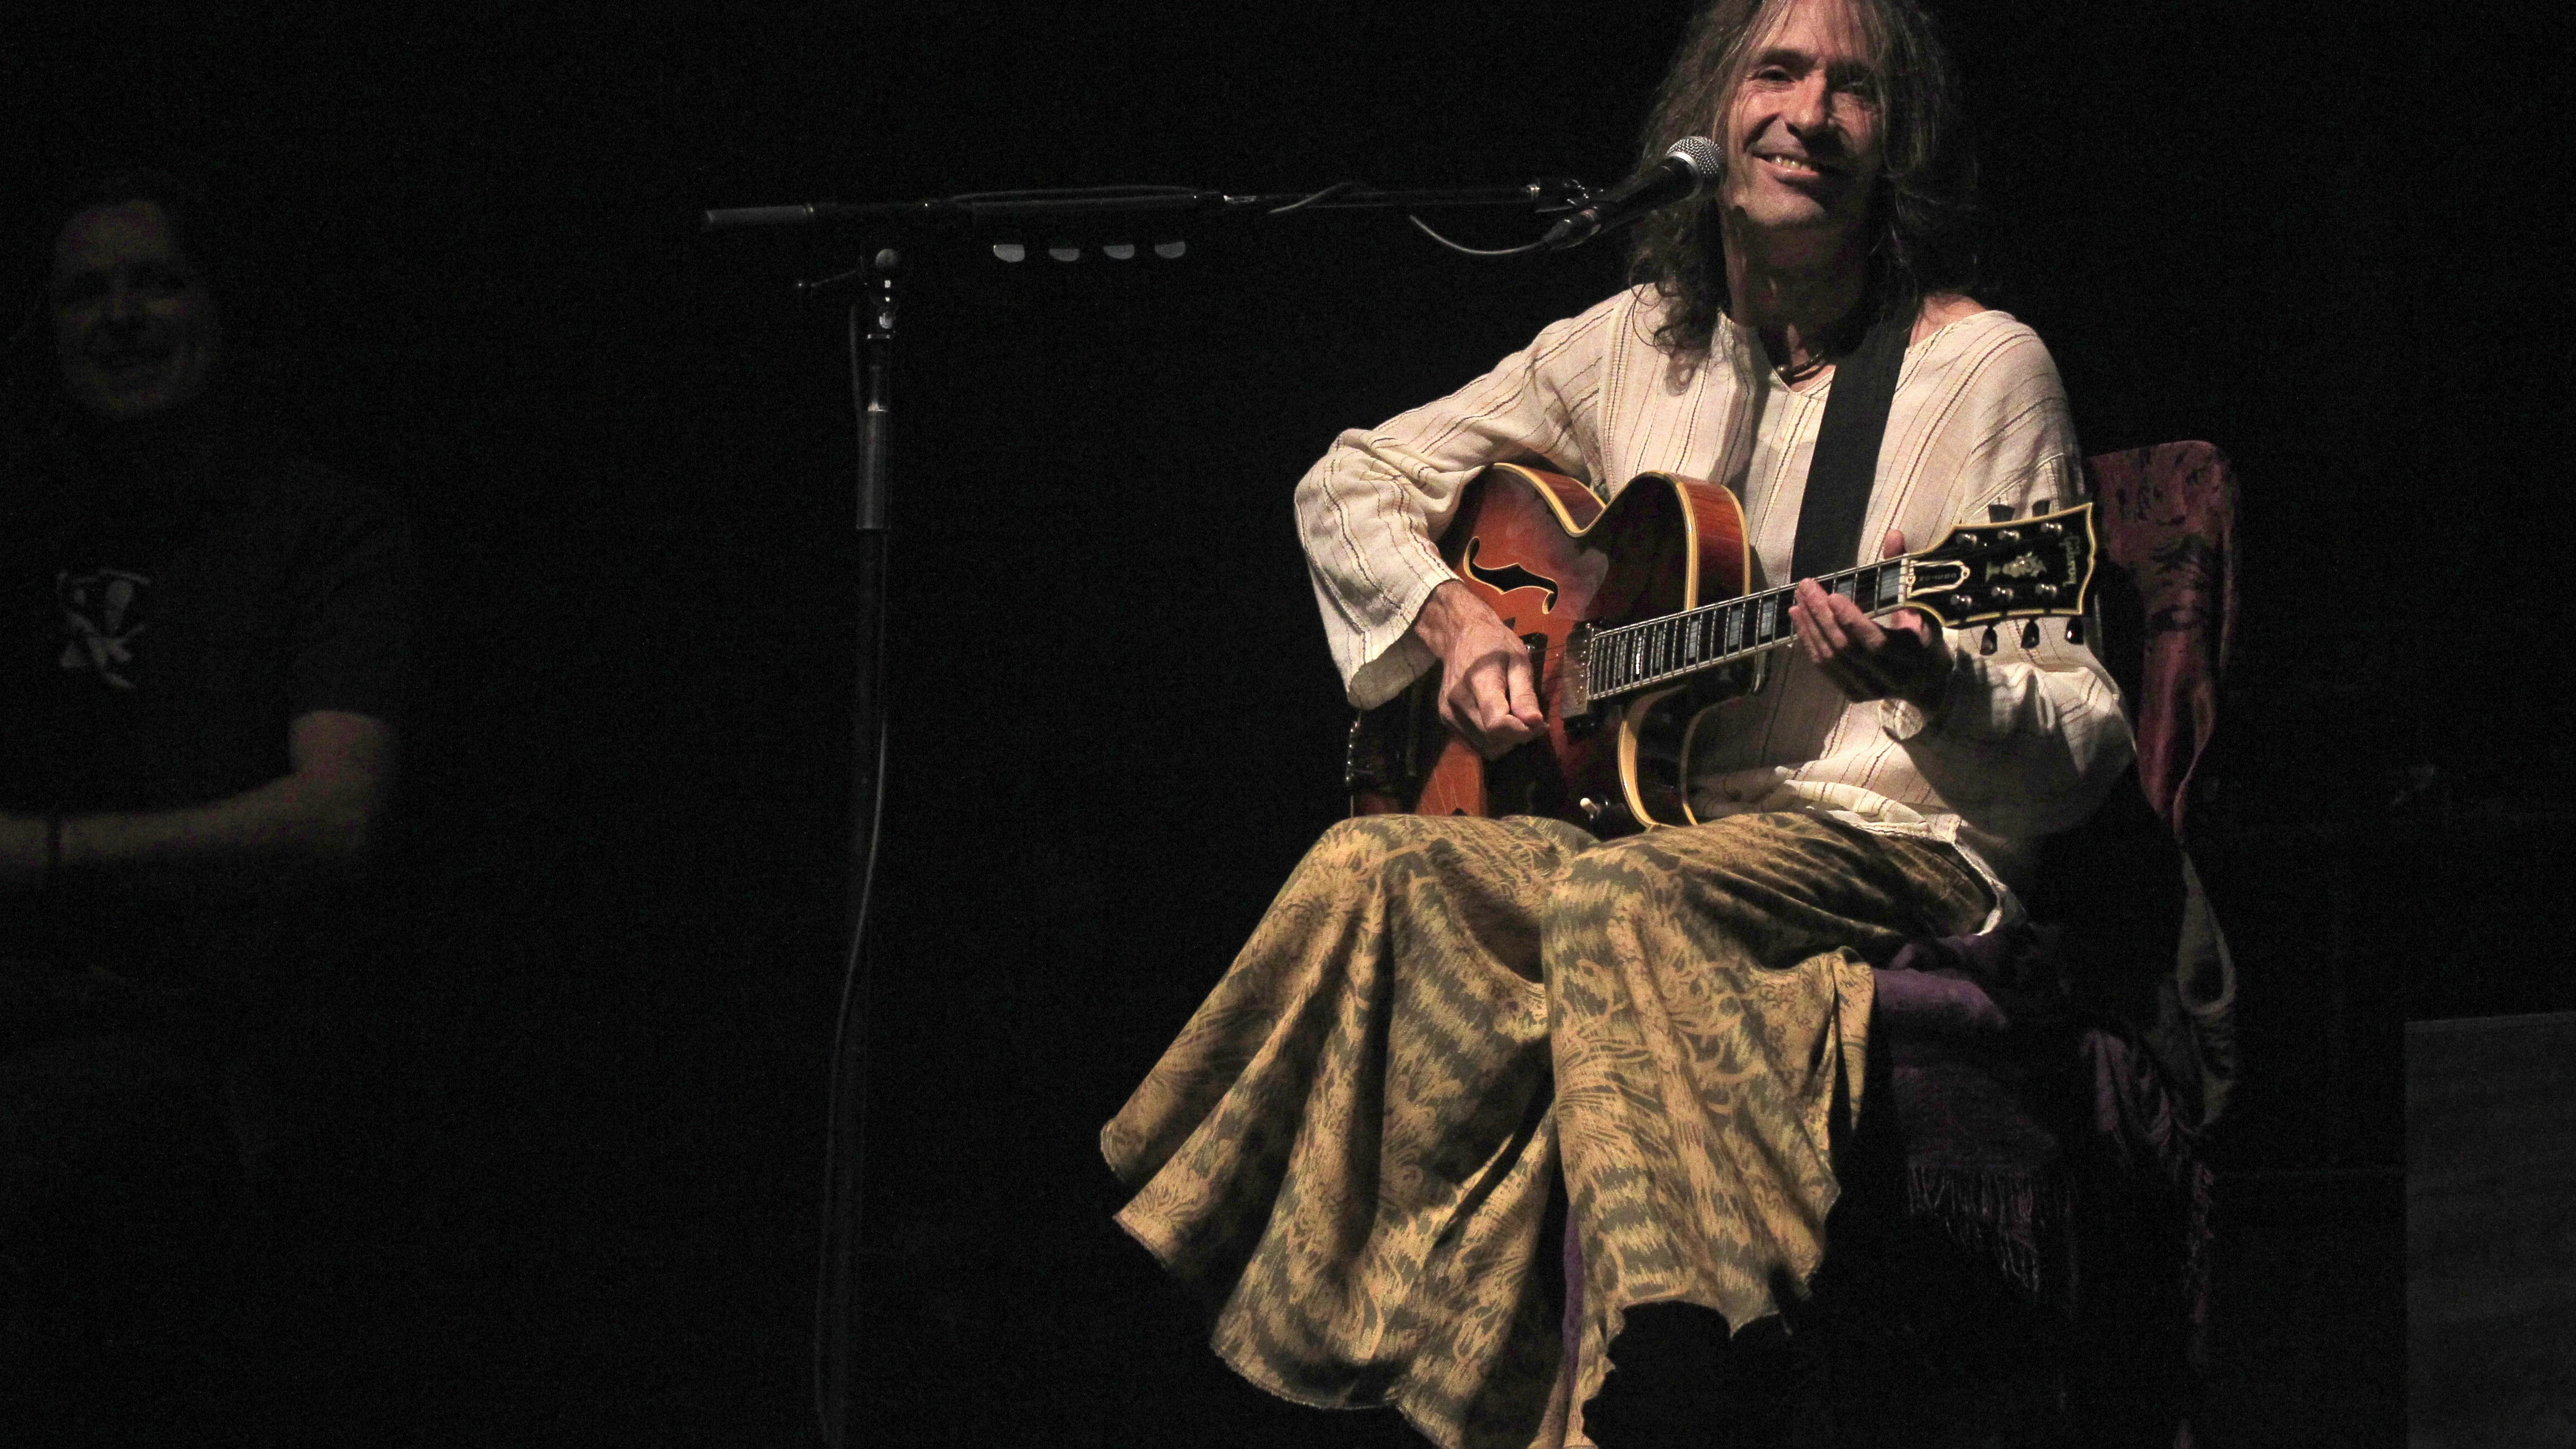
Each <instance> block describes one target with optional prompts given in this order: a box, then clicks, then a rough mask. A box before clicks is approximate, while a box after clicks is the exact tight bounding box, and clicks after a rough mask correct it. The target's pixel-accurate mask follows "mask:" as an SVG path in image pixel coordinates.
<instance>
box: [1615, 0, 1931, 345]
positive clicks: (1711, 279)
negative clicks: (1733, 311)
mask: <svg viewBox="0 0 2576 1449" xmlns="http://www.w3.org/2000/svg"><path fill="white" fill-rule="evenodd" d="M1791 3H1794V0H1714V3H1712V4H1710V5H1709V6H1708V7H1707V8H1705V9H1703V10H1702V11H1700V13H1699V14H1698V16H1696V17H1695V18H1694V19H1693V20H1692V21H1691V26H1690V30H1689V32H1688V33H1687V34H1686V35H1685V36H1684V37H1683V40H1682V48H1681V52H1680V53H1679V54H1678V55H1676V56H1674V57H1673V68H1672V70H1671V72H1670V73H1668V74H1667V75H1666V76H1665V77H1664V83H1663V85H1662V87H1661V88H1660V89H1659V90H1658V91H1657V92H1656V95H1655V109H1654V112H1653V114H1651V115H1650V116H1648V117H1647V120H1646V134H1645V145H1644V147H1643V148H1642V149H1641V152H1640V156H1639V160H1638V170H1639V171H1640V172H1643V171H1644V170H1646V169H1648V168H1650V167H1652V166H1653V165H1654V164H1655V163H1656V162H1657V161H1658V160H1660V159H1661V158H1662V157H1663V154H1664V153H1665V152H1666V151H1667V150H1669V149H1671V147H1672V144H1673V143H1674V142H1675V141H1678V140H1680V139H1681V138H1682V137H1684V136H1708V135H1709V134H1710V132H1711V131H1712V130H1715V131H1717V132H1719V133H1720V134H1719V135H1717V136H1715V137H1713V138H1712V139H1715V140H1718V141H1719V142H1720V143H1721V144H1723V142H1724V136H1723V132H1724V129H1725V127H1724V124H1723V118H1722V115H1721V113H1722V111H1723V110H1724V108H1725V106H1726V104H1727V103H1728V101H1730V100H1731V99H1732V98H1733V96H1734V94H1735V88H1736V86H1737V85H1739V84H1740V83H1742V81H1743V79H1744V75H1745V72H1746V70H1747V69H1748V68H1749V65H1750V62H1751V59H1752V55H1753V49H1754V46H1755V44H1756V42H1758V41H1759V40H1760V38H1761V37H1762V36H1764V35H1766V34H1768V33H1769V31H1770V30H1771V28H1772V26H1773V25H1774V24H1775V23H1776V22H1777V20H1778V17H1779V14H1780V12H1781V11H1782V10H1784V9H1786V8H1787V7H1788V5H1789V4H1791ZM1845 3H1847V4H1849V5H1850V6H1851V8H1852V13H1853V15H1854V16H1855V17H1856V18H1857V19H1858V21H1859V22H1860V26H1861V33H1862V35H1863V36H1864V37H1865V39H1866V40H1867V42H1868V44H1869V46H1870V49H1871V50H1872V52H1873V59H1874V61H1875V62H1876V66H1877V70H1878V74H1879V77H1880V84H1881V87H1882V90H1881V99H1880V105H1881V110H1882V121H1881V131H1882V134H1883V137H1884V140H1883V144H1882V147H1881V153H1880V154H1881V159H1880V165H1879V173H1878V180H1877V185H1876V187H1875V188H1874V190H1873V199H1872V201H1871V203H1870V218H1869V229H1870V231H1871V233H1872V236H1871V239H1870V249H1869V282H1868V290H1867V292H1866V293H1865V294H1864V300H1863V304H1862V311H1863V313H1864V314H1866V315H1871V316H1881V315H1887V314H1891V313H1900V314H1901V313H1904V312H1910V311H1912V310H1913V309H1914V308H1915V307H1917V306H1919V305H1920V304H1921V301H1922V299H1923V298H1924V297H1926V296H1929V295H1932V294H1935V293H1940V292H1958V291H1965V290H1966V289H1967V287H1968V285H1969V283H1970V282H1971V281H1973V280H1974V278H1975V274H1976V244H1975V243H1976V239H1975V236H1974V235H1973V225H1974V220H1975V214H1976V189H1977V163H1976V157H1975V154H1974V151H1973V149H1972V148H1971V147H1970V145H1969V143H1968V137H1967V133H1966V128H1965V126H1964V125H1962V124H1961V122H1960V120H1959V116H1958V112H1957V106H1958V89H1959V87H1958V80H1957V73H1956V72H1955V71H1954V70H1953V69H1952V67H1951V64H1950V56H1949V52H1948V51H1947V50H1945V49H1944V48H1943V47H1942V45H1941V42H1940V37H1939V36H1938V35H1937V34H1936V33H1935V32H1934V28H1933V24H1932V17H1931V16H1929V15H1928V14H1926V13H1924V10H1923V8H1922V6H1921V5H1919V4H1917V3H1916V0H1845ZM1727 164H1728V165H1730V166H1732V165H1734V164H1735V158H1734V157H1731V156H1730V157H1728V158H1727ZM1722 204H1723V201H1722V198H1721V197H1719V196H1717V195H1714V194H1712V195H1711V196H1709V197H1708V198H1707V199H1705V200H1703V201H1701V202H1700V203H1698V204H1696V205H1692V206H1676V207H1668V208H1666V209H1664V210H1663V211H1659V212H1657V213H1655V214H1654V215H1652V216H1649V217H1647V218H1646V219H1645V221H1644V222H1643V223H1641V224H1640V225H1639V227H1638V230H1637V232H1636V240H1635V242H1634V244H1633V246H1632V249H1631V251H1630V261H1629V278H1630V280H1631V281H1632V282H1635V283H1637V284H1639V285H1643V286H1651V287H1653V288H1654V289H1655V290H1656V292H1657V293H1658V294H1659V295H1661V296H1662V298H1663V299H1664V302H1665V314H1664V322H1663V325H1662V326H1661V327H1659V328H1658V329H1656V332H1655V343H1656V345H1657V346H1659V347H1662V348H1663V349H1664V350H1666V351H1667V352H1672V353H1676V354H1691V353H1704V352H1706V351H1707V350H1708V343H1709V338H1710V336H1711V335H1712V334H1713V333H1714V332H1715V331H1716V330H1717V319H1718V317H1719V316H1720V315H1721V314H1723V313H1724V312H1725V311H1726V309H1727V305H1728V301H1729V299H1728V296H1727V291H1726V255H1725V243H1724V230H1723V222H1722V220H1721V218H1720V208H1721V206H1722Z"/></svg>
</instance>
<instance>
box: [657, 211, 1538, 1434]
mask: <svg viewBox="0 0 2576 1449" xmlns="http://www.w3.org/2000/svg"><path fill="white" fill-rule="evenodd" d="M1588 199H1589V193H1588V192H1587V191H1585V189H1584V188H1583V186H1582V185H1581V183H1579V182H1575V181H1571V180H1566V179H1562V178H1543V179H1540V180H1534V181H1529V182H1524V183H1522V184H1520V185H1516V186H1469V187H1434V188H1421V189H1413V190H1402V191H1387V190H1381V189H1379V188H1376V187H1372V186H1367V185H1363V184H1361V183H1358V182H1348V181H1346V182H1340V183H1337V184H1335V185H1332V186H1327V187H1325V188H1323V189H1322V190H1320V191H1313V192H1300V193H1287V194H1247V195H1237V194H1233V193H1228V192H1219V191H1200V190H1194V189H1191V188H1188V187H1178V186H1125V187H1095V188H1084V189H1075V190H1052V191H1012V192H982V193H974V194H969V195H963V196H952V197H943V198H938V199H935V200H929V201H909V202H863V203H858V204H854V205H853V204H844V203H841V202H829V201H816V202H799V203H796V204H793V205H786V206H748V207H732V208H725V209H720V210H712V211H708V212H706V213H704V217H703V229H704V230H706V231H710V232H717V231H741V230H769V229H777V228H795V227H805V226H818V225H832V226H858V227H862V228H864V229H865V230H866V231H867V232H870V233H873V234H874V235H873V239H871V240H870V241H868V242H867V243H866V244H865V245H863V246H862V247H861V249H860V250H861V252H862V253H863V254H864V256H865V257H866V260H865V261H863V262H861V263H860V265H858V266H856V267H854V268H852V269H850V270H849V271H846V272H843V273H841V274H840V275H838V276H834V277H827V278H824V279H822V280H820V281H811V282H799V283H798V284H797V288H798V290H799V291H801V292H804V293H806V294H808V295H818V296H819V295H836V294H842V293H848V294H850V301H849V312H848V318H847V325H846V334H847V345H848V352H849V368H850V400H851V405H852V408H853V410H854V412H855V413H856V415H857V423H858V431H857V447H858V458H857V475H856V499H855V502H856V509H855V513H854V518H855V521H856V526H857V532H858V536H859V540H858V541H859V547H858V553H857V560H856V563H855V564H854V566H853V569H854V573H855V575H856V582H857V584H858V588H857V591H856V592H857V603H856V605H855V608H856V611H857V615H858V618H857V623H858V631H857V659H856V666H857V667H856V671H855V680H856V683H855V686H854V688H853V690H852V701H851V719H850V760H851V766H850V774H851V779H850V827H849V840H850V855H849V870H848V879H847V882H846V890H845V893H844V913H845V918H846V920H845V924H846V927H847V933H848V943H849V944H848V949H847V950H846V952H845V953H844V956H843V961H842V965H843V975H842V985H841V1002H840V1012H839V1016H838V1018H837V1020H836V1022H835V1024H834V1031H833V1042H832V1067H831V1091H830V1098H831V1100H830V1107H829V1115H828V1117H827V1119H826V1125H825V1146H824V1157H825V1163H824V1172H825V1177H824V1183H825V1186H824V1193H825V1197H824V1203H823V1234H822V1251H821V1255H820V1256H821V1261H820V1267H819V1275H818V1276H819V1281H818V1283H817V1284H816V1290H815V1306H814V1316H815V1323H814V1353H815V1362H814V1410H815V1415H816V1418H817V1419H818V1420H819V1421H820V1424H821V1427H822V1431H823V1442H824V1443H825V1445H826V1446H827V1449H847V1446H848V1445H849V1444H850V1442H851V1438H850V1435H851V1424H850V1412H849V1410H850V1400H851V1390H852V1377H853V1371H854V1368H855V1359H856V1348H857V1345H856V1337H857V1313H856V1309H857V1292H858V1256H859V1227H860V1211H859V1209H860V1194H861V1191H862V1189H863V1187H864V1183H865V1173H864V1169H865V1167H866V1143H865V1129H866V1117H867V1112H866V1108H867V1059H868V1025H869V1013H868V996H869V984H870V973H869V971H868V952H867V944H868V942H867V927H868V921H869V910H870V906H871V903H872V900H873V896H874V884H875V876H876V862H877V855H878V837H879V833H880V830H879V827H880V825H881V824H882V821H883V817H884V811H885V778H886V723H885V633H886V622H885V621H886V572H887V555H888V550H889V545H890V537H889V532H888V529H887V524H886V517H887V507H886V505H887V500H888V497H889V494H890V481H891V480H890V473H889V466H888V460H889V451H888V445H889V443H890V441H891V436H890V434H891V425H892V423H893V420H894V414H893V407H892V402H891V398H890V393H889V384H890V380H891V377H892V373H893V370H894V340H895V323H896V319H897V313H898V301H899V298H898V283H899V281H900V279H901V276H902V274H903V271H904V269H905V260H904V256H903V253H902V251H901V250H900V249H899V247H898V243H901V244H902V245H910V244H911V243H912V242H914V241H915V240H918V239H921V238H924V237H926V236H929V235H934V234H938V233H943V232H964V231H991V230H995V229H1006V228H1012V227H1018V226H1042V225H1045V224H1050V223H1052V224H1054V225H1057V226H1069V225H1077V224H1078V225H1079V226H1080V228H1081V229H1083V230H1085V231H1094V230H1097V229H1098V228H1099V227H1100V225H1101V224H1103V223H1110V224H1118V223H1125V224H1129V225H1141V226H1146V227H1151V228H1154V229H1156V230H1160V231H1165V232H1168V230H1169V229H1171V228H1172V226H1173V224H1175V223H1178V222H1180V221H1184V220H1195V219H1206V218H1223V217H1236V216H1249V217H1276V216H1286V215H1290V214H1292V213H1296V212H1302V211H1404V212H1407V213H1410V212H1412V211H1414V210H1416V209H1425V208H1434V207H1441V208H1446V207H1491V206H1513V207H1526V208H1532V209H1534V210H1537V211H1539V212H1540V213H1542V214H1546V213H1551V212H1562V211H1567V210H1571V209H1572V208H1574V207H1576V206H1579V205H1581V204H1583V202H1585V201H1586V200H1588ZM1412 220H1413V224H1414V225H1415V226H1416V227H1418V228H1420V229H1421V230H1422V231H1423V232H1424V233H1425V234H1427V235H1429V236H1430V237H1431V238H1432V239H1433V240H1434V241H1437V242H1439V243H1440V244H1441V245H1442V246H1445V247H1448V248H1450V249H1451V250H1453V251H1459V252H1463V253H1466V254H1468V255H1474V256H1507V255H1513V254H1516V253H1519V252H1524V251H1532V250H1537V249H1539V247H1538V246H1537V245H1535V244H1534V245H1532V246H1525V247H1514V248H1509V249H1505V250H1501V251H1479V250H1476V249H1474V248H1469V247H1462V246H1459V245H1458V244H1457V243H1455V242H1452V241H1450V240H1449V239H1447V238H1446V237H1443V236H1441V235H1440V234H1439V233H1438V232H1435V231H1432V230H1431V228H1430V227H1429V226H1428V225H1426V224H1425V223H1423V221H1422V220H1421V219H1420V218H1419V217H1414V218H1412ZM1183 249H1184V248H1183V246H1182V245H1181V244H1178V243H1176V242H1163V243H1159V244H1157V245H1156V246H1155V248H1154V251H1155V254H1156V255H1158V256H1162V257H1166V258H1169V257H1177V256H1179V255H1180V254H1181V253H1182V251H1183ZM1049 250H1050V251H1051V252H1053V253H1054V254H1056V255H1058V256H1059V257H1062V256H1065V255H1066V254H1065V253H1064V252H1063V251H1062V250H1061V249H1060V248H1056V247H1052V246H1051V247H1050V248H1049ZM994 253H995V255H996V256H999V257H1001V258H1003V259H1004V260H1005V261H1019V260H1023V259H1025V258H1026V256H1027V255H1028V249H1027V248H1026V247H1025V246H1018V247H1013V246H1012V245H1010V244H1007V243H1006V244H1002V245H997V246H996V247H995V248H994ZM1079 254H1080V253H1079V252H1078V251H1076V252H1073V253H1072V254H1071V255H1076V256H1078V255H1079ZM1111 254H1112V255H1118V254H1119V253H1116V252H1113V253H1111ZM1125 255H1128V256H1133V255H1134V252H1133V250H1132V248H1131V249H1130V250H1129V251H1127V252H1126V253H1125Z"/></svg>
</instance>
